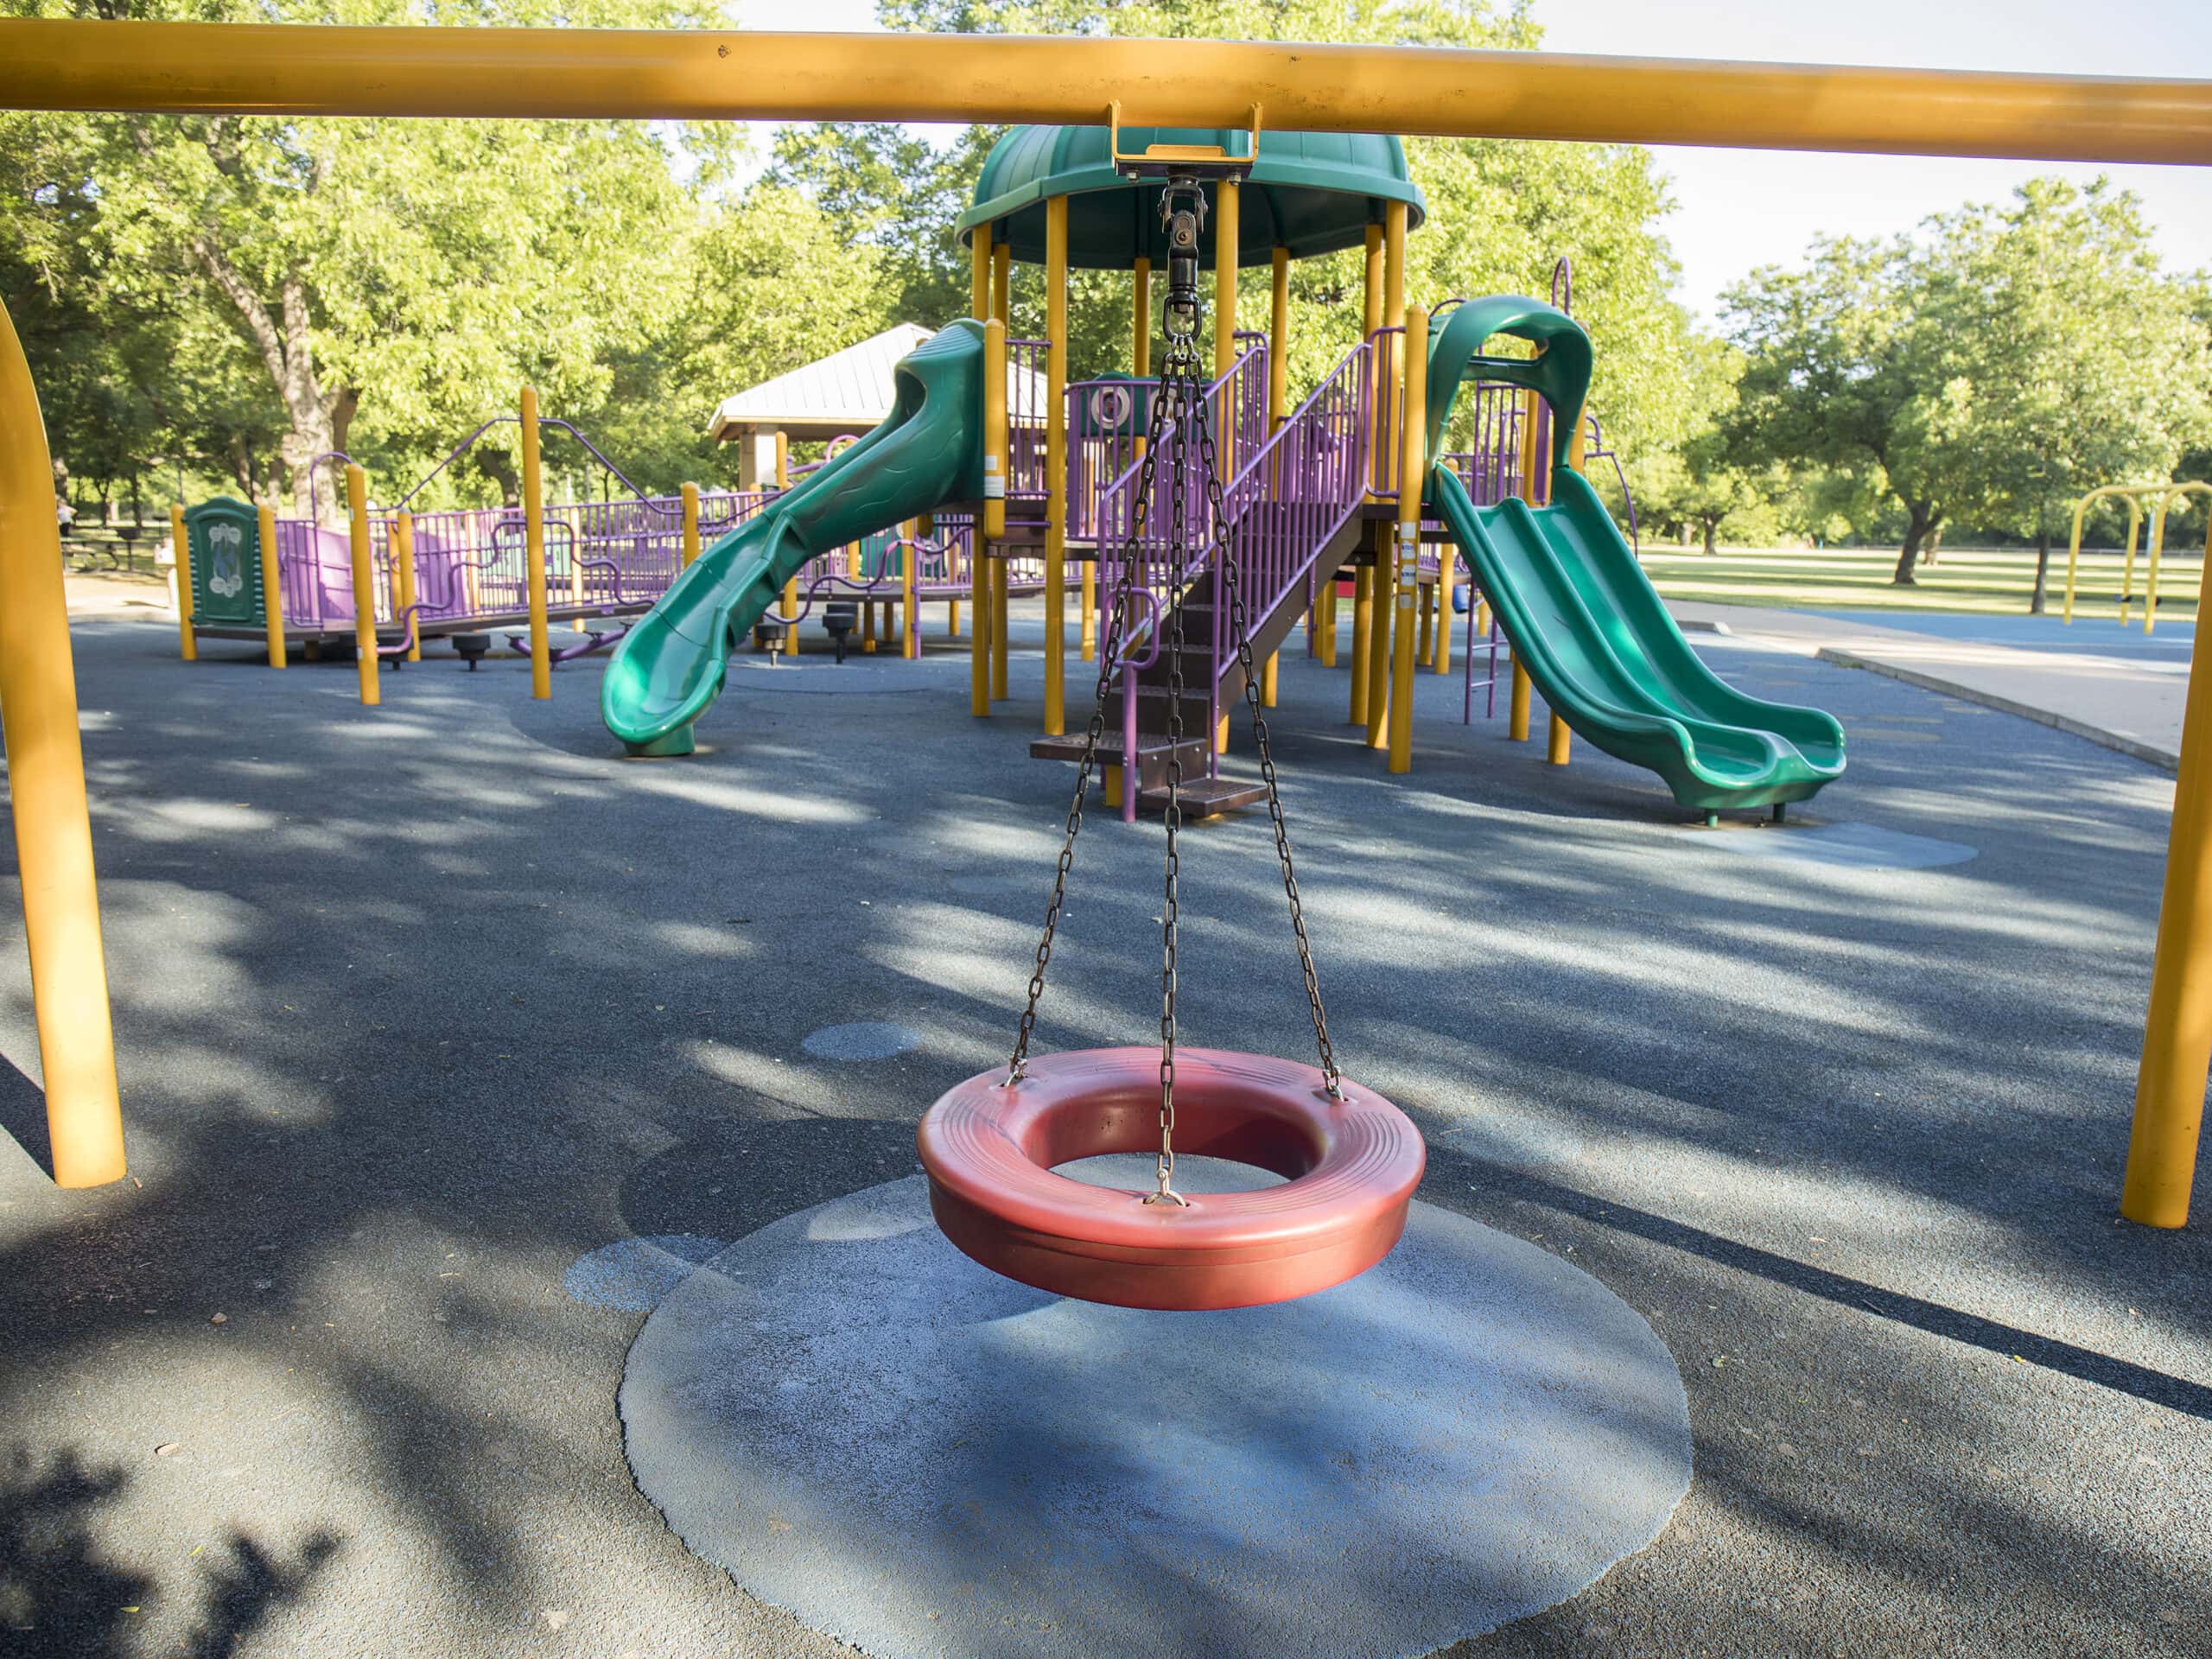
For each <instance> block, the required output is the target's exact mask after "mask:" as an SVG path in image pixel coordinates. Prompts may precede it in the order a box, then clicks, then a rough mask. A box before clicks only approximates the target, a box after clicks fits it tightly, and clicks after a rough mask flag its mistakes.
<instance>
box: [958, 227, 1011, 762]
mask: <svg viewBox="0 0 2212 1659" xmlns="http://www.w3.org/2000/svg"><path fill="white" fill-rule="evenodd" d="M991 257H993V258H995V257H996V256H995V255H993V256H991ZM1006 375H1007V360H1006V319H1005V318H1003V317H1000V316H997V315H993V316H992V317H990V318H989V319H988V321H986V322H985V323H984V324H983V516H982V523H981V524H977V525H976V530H975V532H974V536H975V539H974V543H973V545H972V546H971V547H970V548H969V559H970V563H969V569H968V587H969V596H970V597H971V598H972V599H973V601H974V602H975V611H976V640H975V646H974V655H973V657H972V658H971V659H970V661H969V664H968V674H969V690H968V711H969V713H970V714H972V715H976V716H978V717H979V718H980V717H981V716H982V715H988V714H989V713H990V712H991V702H992V699H993V698H994V697H1001V696H1005V695H1006V690H1005V681H1004V675H1005V672H1006V670H1005V652H1006V622H1005V608H1004V607H1005V604H1006V597H1005V595H1004V594H1002V593H1001V592H1000V578H1001V576H1002V575H1004V574H1005V570H1006V563H1005V560H1004V559H1003V558H996V559H995V558H991V557H989V556H988V551H989V550H990V549H991V548H992V547H994V546H995V545H997V544H998V543H999V542H1000V541H1001V538H1003V537H1005V535H1006V480H1007V455H1008V451H1007V442H1008V434H1007V421H1006V393H1007V381H1006Z"/></svg>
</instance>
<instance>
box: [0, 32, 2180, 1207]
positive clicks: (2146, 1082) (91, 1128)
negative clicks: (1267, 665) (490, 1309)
mask: <svg viewBox="0 0 2212 1659" xmlns="http://www.w3.org/2000/svg"><path fill="white" fill-rule="evenodd" d="M0 39H4V41H5V42H6V48H7V49H6V50H4V51H0V107H9V108H22V109H73V110H88V111H170V112H197V113H222V112H229V111H254V112H257V113H295V114H332V115H349V114H350V115H400V116H408V115H417V116H430V115H435V116H450V117H474V118H501V117H517V118H562V117H574V118H608V117H626V118H697V119H789V120H854V119H873V120H931V119H938V120H951V121H969V120H977V119H1014V120H1027V121H1033V122H1047V123H1050V122H1085V121H1096V120H1098V119H1099V118H1101V117H1102V116H1103V115H1104V114H1106V113H1107V111H1108V110H1109V106H1111V107H1112V109H1113V111H1114V113H1115V114H1116V117H1117V118H1122V119H1128V120H1129V121H1132V122H1135V121H1154V122H1159V123H1162V124H1166V123H1176V122H1179V123H1189V124H1215V125H1223V126H1233V125H1236V124H1240V123H1246V122H1251V123H1256V122H1257V120H1258V118H1259V117H1260V114H1261V112H1262V108H1263V107H1264V109H1265V111H1266V114H1267V117H1268V119H1269V120H1271V121H1274V122H1278V123H1283V124H1290V125H1293V126H1297V127H1303V128H1306V129H1311V130H1330V131H1352V132H1362V131H1364V132H1377V131H1381V132H1391V131H1403V132H1421V133H1433V134H1438V135H1442V136H1476V137H1503V138H1516V137H1518V138H1544V139H1565V140H1579V141H1588V142H1624V143H1659V144H1665V143H1714V144H1723V145H1734V146H1739V147H1768V148H1777V149H1848V150H1864V151H1872V152H1884V153H1900V154H1932V155H1961V156H2012V157H2024V158H2035V159H2050V160H2068V161H2092V162H2126V161H2142V162H2169V163H2180V164H2190V165H2205V164H2212V86H2207V85H2206V84H2204V83H2201V82H2190V81H2183V80H2171V79H2170V80H2147V79H2146V80H2123V79H2088V78H2081V77H2066V76H2029V75H1996V74H1980V75H1961V74H1951V73H1943V72H1938V71H1906V70H1885V69H1855V68H1831V67H1820V68H1813V67H1790V66H1777V65H1751V64H1739V65H1729V64H1710V63H1707V64H1695V63H1667V62H1641V61H1635V60H1601V59H1586V58H1580V59H1579V58H1573V57H1564V56H1551V55H1542V56H1539V55H1536V54H1516V53H1468V52H1459V51H1449V50H1438V49H1433V48H1383V47H1357V46H1335V47H1319V48H1316V47H1307V46H1287V45H1281V44H1274V43H1258V42H1210V41H1174V42H1159V41H1132V40H1108V39H1069V40H1025V39H1020V38H1010V37H990V36H983V37H952V36H890V37H854V38H838V37H825V36H821V35H780V36H779V35H767V34H748V35H741V36H740V35H716V34H713V33H700V34H674V33H671V34H654V33H645V32H641V33H637V34H621V35H609V34H601V33H597V32H594V31H589V30H573V31H570V30H527V29H468V30H442V29H435V28H399V29H327V28H301V27H295V26H283V25H266V26H258V25H257V26H241V25H226V24H194V23H150V22H129V23H107V22H92V21H78V20H54V19H35V20H10V21H9V22H5V23H4V24H0ZM733 51H738V52H741V53H742V54H743V58H742V60H741V61H742V63H743V66H744V67H743V70H742V73H734V72H733V69H732V67H731V65H730V54H731V53H732V52H733ZM1424 321H1426V320H1425V319H1424ZM1409 384H1410V383H1409ZM530 412H531V413H532V414H533V415H534V410H531V411H530ZM1408 424H1410V423H1408ZM0 426H4V430H5V433H6V435H7V441H6V442H4V444H0V716H4V721H5V732H6V744H7V750H8V755H9V761H10V791H11V799H12V806H13V812H14V819H15V825H16V838H17V846H18V849H19V856H20V867H21V874H22V889H23V906H24V925H25V933H26V938H27V942H28V945H29V955H30V962H31V976H32V986H33V991H34V1001H35V1014H36V1020H37V1026H38V1034H39V1045H40V1052H41V1061H42V1068H43V1081H44V1084H45V1089H46V1094H47V1101H48V1120H49V1124H50V1126H51V1131H52V1145H53V1158H54V1173H55V1178H56V1179H57V1180H58V1181H59V1182H60V1184H62V1185H71V1186H75V1185H99V1184H102V1183H105V1182H109V1181H113V1180H117V1179H120V1178H121V1177H122V1175H123V1174H124V1151H123V1136H122V1118H121V1112H120V1108H119V1103H118V1095H117V1084H116V1075H115V1063H114V1048H113V1038H112V1031H111V1023H110V1015H109V1007H108V998H107V990H106V979H105V965H104V962H103V959H102V949H101V943H100V933H99V908H98V900H97V893H96V882H95V876H94V869H93V862H92V837H91V824H90V816H89V811H88V807H87V802H86V788H85V774H84V764H83V755H82V749H81V746H80V743H79V738H78V732H77V724H78V714H77V700H76V695H75V687H74V682H73V671H72V658H71V652H70V645H69V634H68V625H67V609H66V605H65V602H64V597H63V593H62V585H61V576H60V546H59V537H58V534H57V532H56V531H55V529H54V518H53V514H52V511H51V490H52V481H53V474H52V469H51V466H50V461H49V457H48V453H47V446H46V444H45V442H44V437H43V432H44V428H43V424H42V422H41V416H40V411H39V404H38V398H37V394H36V391H35V387H34V386H33V385H32V384H31V380H30V376H29V369H28V366H27V365H26V363H25V361H24V358H23V354H22V346H21V344H20V342H19V341H18V340H17V339H16V334H15V330H14V327H13V325H12V323H9V324H7V325H6V326H5V327H4V328H0ZM524 437H525V454H526V458H527V459H528V460H529V461H530V463H531V470H533V471H534V469H535V466H536V455H535V447H536V429H535V423H534V420H526V421H525V423H524ZM987 512H988V509H987ZM358 558H359V554H358V553H357V560H358ZM356 569H357V571H358V570H359V563H357V564H356ZM681 586H682V584H681V582H679V583H678V588H681ZM1051 597H1052V593H1051V590H1050V589H1049V588H1048V592H1047V598H1048V602H1049V601H1050V599H1051ZM542 608H543V607H542V602H541V600H540V598H539V596H538V595H537V594H532V595H531V610H532V613H533V615H532V621H533V624H534V625H535V624H538V623H539V622H540V620H541V614H540V613H542ZM2200 639H2201V636H2200ZM2196 666H2198V667H2200V668H2201V669H2202V671H2201V672H2195V673H2193V674H2192V676H2191V681H2190V695H2189V705H2188V715H2187V718H2186V722H2185V728H2184V740H2183V755H2182V760H2181V770H2180V779H2179V785H2178V788H2177V800H2176V808H2175V813H2174V817H2173V823H2172V829H2171V843H2170V849H2169V855H2168V859H2167V865H2166V874H2165V885H2164V895H2163V900H2162V910H2161V925H2160V929H2159V936H2158V950H2157V956H2156V960H2155V962H2154V965H2153V969H2152V991H2151V1006H2150V1012H2149V1017H2148V1020H2147V1021H2146V1026H2145V1044H2144V1052H2143V1060H2142V1066H2141V1070H2140V1072H2139V1083H2138V1090H2137V1096H2136V1112H2135V1119H2134V1130H2133V1138H2132V1140H2131V1143H2130V1148H2129V1163H2128V1173H2127V1178H2126V1185H2125V1188H2124V1191H2123V1195H2122V1203H2121V1207H2122V1213H2123V1214H2125V1215H2126V1216H2128V1217H2131V1218H2133V1219H2135V1220H2138V1221H2140V1222H2143V1223H2145V1224H2150V1225H2154V1226H2162V1227H2177V1226H2180V1225H2182V1224H2183V1222H2184V1221H2185V1220H2186V1217H2187V1213H2188V1201H2189V1194H2190V1185H2191V1182H2192V1179H2193V1173H2194V1166H2195V1162H2196V1143H2197V1134H2198V1128H2199V1124H2200V1122H2201V1118H2202V1109H2203V1099H2204V1090H2205V1084H2206V1077H2207V1073H2208V1069H2212V883H2208V881H2207V880H2206V879H2205V874H2206V871H2205V855H2206V851H2207V846H2208V842H2212V788H2208V787H2207V785H2206V782H2205V779H2206V777H2207V773H2206V771H2205V768H2206V767H2207V766H2208V765H2209V764H2212V756H2208V749H2212V660H2209V661H2208V662H2207V663H2205V664H2197V665H2196Z"/></svg>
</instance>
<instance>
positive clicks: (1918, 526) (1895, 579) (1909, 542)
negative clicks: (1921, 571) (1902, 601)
mask: <svg viewBox="0 0 2212 1659" xmlns="http://www.w3.org/2000/svg"><path fill="white" fill-rule="evenodd" d="M1905 512H1906V513H1907V514H1909V515H1910V516H1909V517H1908V518H1907V519H1906V522H1905V530H1904V546H1903V547H1902V548H1900V549H1899V550H1898V551H1897V574H1896V575H1893V576H1891V578H1890V582H1891V586H1893V587H1897V588H1910V587H1911V586H1912V585H1913V575H1912V571H1913V567H1914V566H1915V565H1916V564H1917V563H1919V561H1920V550H1921V548H1922V546H1923V544H1924V543H1926V542H1927V540H1928V538H1929V536H1930V535H1931V534H1933V533H1934V531H1935V530H1936V526H1937V525H1938V524H1941V523H1942V515H1941V514H1939V513H1936V512H1930V511H1929V509H1928V508H1927V507H1926V506H1924V505H1919V504H1916V503H1915V502H1910V501H1908V502H1906V503H1905Z"/></svg>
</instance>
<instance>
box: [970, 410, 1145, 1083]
mask: <svg viewBox="0 0 2212 1659" xmlns="http://www.w3.org/2000/svg"><path fill="white" fill-rule="evenodd" d="M1166 407H1167V399H1166V397H1154V399H1153V401H1152V420H1151V423H1150V428H1149V432H1150V435H1149V437H1148V439H1147V442H1146V445H1145V452H1144V464H1143V466H1142V467H1141V469H1140V471H1139V472H1138V474H1137V493H1136V502H1135V506H1134V508H1133V509H1132V510H1131V512H1130V519H1129V523H1130V530H1129V539H1128V542H1127V543H1125V544H1124V546H1123V549H1122V579H1121V581H1120V582H1118V583H1117V584H1116V587H1115V590H1114V594H1113V601H1114V604H1113V608H1112V611H1111V612H1110V613H1109V615H1108V617H1107V619H1106V637H1105V638H1104V639H1102V640H1100V641H1099V645H1098V688H1097V699H1096V702H1095V703H1094V704H1093V705H1092V708H1091V710H1090V726H1089V727H1088V728H1086V729H1085V731H1084V742H1083V758H1082V760H1081V762H1080V763H1079V764H1078V765H1077V767H1076V774H1075V798H1074V799H1073V800H1072V801H1071V802H1070V803H1069V805H1068V817H1067V838H1066V840H1065V841H1064V842H1062V843H1061V845H1060V861H1059V867H1058V870H1057V871H1055V873H1054V874H1053V876H1052V899H1051V901H1050V902H1049V903H1048V904H1047V905H1046V906H1045V932H1044V937H1043V938H1039V940H1038V941H1037V967H1036V971H1035V972H1033V973H1032V974H1031V975H1030V976H1029V1002H1028V1006H1027V1007H1025V1008H1023V1009H1022V1011H1021V1026H1020V1030H1019V1031H1018V1032H1016V1033H1015V1034H1014V1053H1013V1055H1012V1057H1011V1058H1009V1059H1008V1060H1007V1070H1006V1084H1005V1086H1007V1087H1011V1086H1012V1085H1014V1084H1017V1083H1020V1081H1021V1079H1022V1076H1023V1069H1024V1068H1025V1067H1026V1066H1027V1064H1028V1061H1029V1039H1030V1037H1031V1035H1032V1034H1033V1033H1034V1032H1035V1031H1036V1029H1037V1002H1038V999H1039V998H1040V997H1042V996H1043V995H1045V969H1046V966H1047V964H1049V963H1051V961H1052V936H1053V934H1054V933H1056V932H1057V931H1058V929H1059V925H1060V908H1061V906H1062V905H1064V904H1065V902H1066V899H1067V888H1068V872H1069V870H1070V869H1071V868H1074V865H1075V838H1076V836H1077V835H1079V834H1081V833H1082V830H1083V798H1084V795H1085V794H1087V793H1088V792H1089V791H1090V773H1091V770H1092V768H1093V766H1096V763H1097V760H1098V746H1099V741H1100V740H1101V739H1102V738H1103V736H1104V735H1105V732H1106V696H1107V692H1108V690H1109V689H1110V688H1111V686H1112V684H1113V681H1114V668H1115V658H1116V657H1117V656H1118V655H1119V654H1120V652H1121V648H1122V631H1123V629H1124V628H1125V627H1126V626H1127V625H1128V618H1129V615H1130V613H1132V612H1133V611H1134V610H1135V606H1134V605H1133V604H1132V603H1131V595H1132V594H1134V592H1135V585H1136V575H1135V572H1136V568H1137V550H1138V549H1139V548H1140V547H1141V545H1142V543H1143V541H1144V533H1145V520H1146V518H1147V514H1148V511H1149V509H1150V507H1151V505H1152V492H1153V485H1154V476H1155V474H1157V472H1158V469H1159V465H1160V450H1161V449H1162V448H1164V445H1163V444H1162V443H1161V441H1160V440H1161V437H1162V432H1161V423H1162V421H1163V419H1164V418H1165V415H1166ZM1128 760H1131V761H1134V760H1135V756H1134V755H1132V756H1129V757H1128Z"/></svg>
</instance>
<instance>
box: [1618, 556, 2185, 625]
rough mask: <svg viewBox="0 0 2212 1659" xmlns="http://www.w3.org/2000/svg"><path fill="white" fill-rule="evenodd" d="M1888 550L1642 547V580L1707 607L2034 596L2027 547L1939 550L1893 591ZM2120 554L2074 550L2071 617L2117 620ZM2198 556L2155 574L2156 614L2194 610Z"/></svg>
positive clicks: (1999, 603)
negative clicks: (2078, 556)
mask: <svg viewBox="0 0 2212 1659" xmlns="http://www.w3.org/2000/svg"><path fill="white" fill-rule="evenodd" d="M2121 563H2122V561H2121V557H2120V554H2118V553H2117V552H2108V551H2099V552H2092V551H2090V550H2088V549H2087V548H2084V549H2083V550H2082V563H2081V569H2080V572H2079V575H2077V577H2076V582H2075V598H2074V614H2075V615H2076V616H2088V617H2111V616H2116V615H2118V614H2119V606H2118V603H2117V601H2118V600H2119V596H2120V572H2121ZM2146 563H2147V562H2146V560H2145V556H2144V555H2143V554H2141V553H2140V552H2138V554H2137V555H2136V559H2135V583H2134V591H2135V594H2136V598H2135V602H2134V604H2133V605H2132V606H2131V607H2129V614H2130V615H2131V616H2139V615H2141V613H2142V593H2143V578H2144V572H2145V565H2146ZM1895 569H1897V550H1896V549H1895V548H1879V547H1872V548H1780V549H1764V550H1762V549H1753V548H1723V549H1722V550H1720V551H1719V552H1718V553H1715V554H1713V555H1711V556H1707V555H1705V554H1703V553H1700V552H1698V551H1696V550H1694V549H1683V548H1676V547H1669V546H1665V545H1662V544H1660V543H1651V542H1647V543H1644V546H1643V570H1644V574H1645V575H1648V576H1649V577H1650V578H1651V580H1652V582H1653V583H1654V584H1655V585H1656V587H1657V588H1658V589H1659V591H1660V592H1661V593H1662V594H1665V595H1666V596H1667V597H1668V598H1669V599H1697V600H1704V601H1707V602H1709V603H1713V604H1717V605H1780V606H1787V607H1792V608H1795V609H1798V610H1833V611H1863V610H1895V611H1967V612H1975V611H1978V612H1984V613H1998V614H2005V615H2015V616H2018V615H2025V614H2026V613H2027V609H2028V596H2029V594H2031V593H2032V592H2033V591H2034V590H2035V579H2036V555H2035V550H2034V549H2033V548H2015V547H2005V548H1973V547H1961V548H1951V547H1947V548H1944V549H1943V550H1942V552H1941V553H1940V554H1939V555H1938V556H1937V558H1936V567H1935V569H1929V567H1928V565H1927V563H1926V562H1925V561H1923V562H1922V564H1921V567H1920V570H1919V579H1918V582H1917V583H1916V585H1915V586H1913V587H1910V588H1897V587H1893V586H1891V582H1890V575H1891V572H1892V571H1894V570H1895ZM2202 575H2203V559H2202V555H2201V552H2200V550H2198V549H2196V548H2194V547H2192V548H2190V549H2189V550H2187V551H2186V552H2185V553H2183V554H2181V555H2179V556H2171V555H2170V556H2168V557H2166V558H2165V559H2164V561H2163V562H2162V563H2161V564H2160V565H2159V568H2158V597H2159V605H2158V613H2159V615H2160V616H2161V617H2166V616H2184V617H2194V616H2195V615H2196V595H2197V589H2198V587H2199V585H2200V582H2201V579H2202ZM2065 596H2066V550H2065V549H2063V548H2057V549H2055V550H2053V551H2052V553H2051V556H2050V609H2051V611H2052V613H2054V614H2056V613H2057V611H2058V609H2059V608H2060V607H2061V606H2062V605H2063V603H2064V602H2065Z"/></svg>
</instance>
